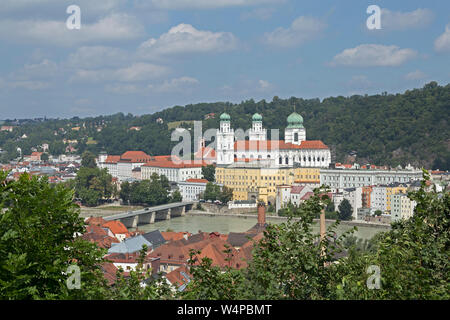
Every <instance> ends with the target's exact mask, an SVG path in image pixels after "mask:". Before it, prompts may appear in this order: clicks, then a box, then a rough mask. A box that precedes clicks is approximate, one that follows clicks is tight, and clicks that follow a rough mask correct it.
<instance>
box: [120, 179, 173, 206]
mask: <svg viewBox="0 0 450 320" xmlns="http://www.w3.org/2000/svg"><path fill="white" fill-rule="evenodd" d="M169 189H170V186H169V181H168V180H167V178H166V176H164V175H162V176H158V175H157V174H156V173H154V174H153V175H152V176H151V177H150V180H142V181H134V182H132V183H131V184H130V183H129V182H127V181H125V182H123V183H122V185H121V190H120V197H121V198H122V200H123V201H124V202H126V203H129V204H138V205H148V206H156V205H160V204H166V203H169V202H179V201H178V200H180V199H181V194H180V193H179V192H176V191H175V192H174V194H173V197H175V198H170V197H169ZM174 199H175V200H174ZM180 201H181V200H180Z"/></svg>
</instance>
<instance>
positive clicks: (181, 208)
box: [104, 202, 194, 228]
mask: <svg viewBox="0 0 450 320" xmlns="http://www.w3.org/2000/svg"><path fill="white" fill-rule="evenodd" d="M193 204H194V202H175V203H169V204H163V205H160V206H155V207H147V208H144V209H140V210H135V211H128V212H124V213H119V214H115V215H112V216H108V217H105V218H104V219H105V220H106V221H112V220H120V222H122V223H123V224H124V225H125V227H127V228H136V227H137V226H138V225H140V224H149V223H155V221H158V220H170V219H171V218H173V217H181V216H184V215H185V213H186V211H189V210H191V209H192V206H193Z"/></svg>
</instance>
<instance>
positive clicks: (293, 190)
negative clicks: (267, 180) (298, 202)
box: [291, 186, 305, 194]
mask: <svg viewBox="0 0 450 320" xmlns="http://www.w3.org/2000/svg"><path fill="white" fill-rule="evenodd" d="M304 188H305V186H292V188H291V193H293V194H299V193H300V192H302V190H303V189H304Z"/></svg>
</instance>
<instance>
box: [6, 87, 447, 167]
mask: <svg viewBox="0 0 450 320" xmlns="http://www.w3.org/2000/svg"><path fill="white" fill-rule="evenodd" d="M294 105H295V110H296V111H297V112H298V113H300V114H301V115H302V116H303V118H304V125H305V128H306V134H307V139H310V140H313V139H319V140H322V141H323V142H324V143H325V144H327V145H329V146H330V147H331V148H332V151H333V153H335V155H336V161H339V162H345V161H346V160H348V159H352V160H355V161H356V162H359V163H373V164H380V165H381V164H387V165H393V166H395V165H398V164H402V165H405V164H408V163H411V164H412V165H414V166H425V167H426V168H433V169H437V168H439V169H441V170H450V118H449V117H450V116H449V114H450V85H449V84H448V85H446V86H439V85H438V84H437V83H436V82H430V83H428V84H426V85H425V86H424V87H423V88H421V89H414V90H408V91H406V92H404V93H402V94H387V93H383V94H379V95H372V96H369V95H365V96H361V95H354V96H351V97H343V96H339V97H330V98H326V99H324V100H323V101H320V100H319V99H306V100H305V99H301V98H295V97H291V98H289V99H279V98H278V97H274V98H273V100H272V101H271V102H267V101H265V100H261V101H259V102H255V101H254V100H252V99H251V100H247V101H243V102H241V103H239V104H232V103H229V102H217V103H199V104H191V105H186V106H184V107H183V106H175V107H172V108H168V109H165V110H163V111H160V112H156V113H154V114H151V115H143V116H133V115H131V114H128V115H124V114H123V113H119V114H115V115H111V116H102V117H95V118H84V119H80V118H72V119H65V120H45V121H43V122H36V123H26V124H24V125H20V127H18V128H16V129H15V130H14V131H13V132H11V133H9V132H1V133H0V148H3V149H4V150H5V151H6V152H5V153H3V154H2V155H1V159H0V160H3V161H6V160H8V159H10V158H12V157H14V156H17V154H16V151H15V150H16V148H17V147H18V146H20V147H21V148H22V150H23V153H24V154H27V153H28V154H29V153H30V152H31V148H32V147H35V146H37V145H41V144H42V143H49V144H50V148H51V151H54V153H58V152H60V151H61V149H62V148H65V147H66V146H64V145H62V142H61V141H62V139H63V138H66V139H77V140H78V144H77V145H76V146H75V147H76V149H77V151H76V152H77V153H81V152H83V151H84V150H85V149H89V150H91V151H93V152H96V153H98V152H99V151H101V150H105V151H107V152H108V153H110V154H120V153H122V152H124V151H126V150H143V151H145V152H147V153H149V154H152V155H156V154H170V151H171V148H172V147H173V146H174V145H175V144H176V142H171V141H170V131H171V130H169V129H168V127H167V124H168V123H173V122H176V121H179V122H180V121H184V122H185V123H183V125H182V126H186V127H189V126H192V123H191V121H192V120H202V121H203V123H202V126H203V130H206V129H208V128H217V127H218V125H219V119H218V117H219V115H220V114H221V113H222V112H224V111H226V112H227V113H229V114H230V115H231V121H232V126H233V127H234V128H243V129H248V128H249V127H250V125H251V116H252V115H253V114H254V113H255V112H259V113H260V114H262V116H263V124H264V127H265V128H267V129H271V128H279V129H280V138H283V132H284V127H285V126H286V118H287V116H288V115H289V114H290V113H292V112H293V111H294ZM209 113H215V114H216V117H215V118H213V119H208V120H204V118H205V115H207V114H209ZM158 118H161V119H163V121H164V123H162V124H160V123H157V122H156V119H158ZM8 123H9V121H6V122H5V125H6V124H8ZM132 126H139V127H141V130H140V131H136V130H129V128H130V127H132ZM76 127H80V129H79V130H78V131H76V130H72V128H76ZM171 127H173V125H171ZM61 129H62V130H61ZM268 132H270V130H268ZM24 133H26V135H27V136H28V138H27V139H21V138H20V137H21V136H22V135H23V134H24ZM88 137H91V138H92V139H93V140H94V141H97V144H88ZM52 149H53V150H52ZM350 155H352V156H350Z"/></svg>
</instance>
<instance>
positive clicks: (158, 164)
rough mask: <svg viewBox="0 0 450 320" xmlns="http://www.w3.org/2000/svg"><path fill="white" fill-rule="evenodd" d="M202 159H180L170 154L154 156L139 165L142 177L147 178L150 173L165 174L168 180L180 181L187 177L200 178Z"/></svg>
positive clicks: (201, 176)
mask: <svg viewBox="0 0 450 320" xmlns="http://www.w3.org/2000/svg"><path fill="white" fill-rule="evenodd" d="M206 165H207V164H206V163H205V162H203V161H181V160H180V159H178V158H175V159H174V158H173V157H172V156H155V157H150V159H149V160H148V161H147V162H146V163H145V164H144V165H143V166H142V167H141V175H142V179H144V180H148V179H150V177H151V176H152V174H154V173H156V174H158V175H160V176H161V175H165V176H166V177H167V179H169V181H172V182H176V183H180V182H183V181H186V180H188V179H202V178H203V174H202V166H206Z"/></svg>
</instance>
